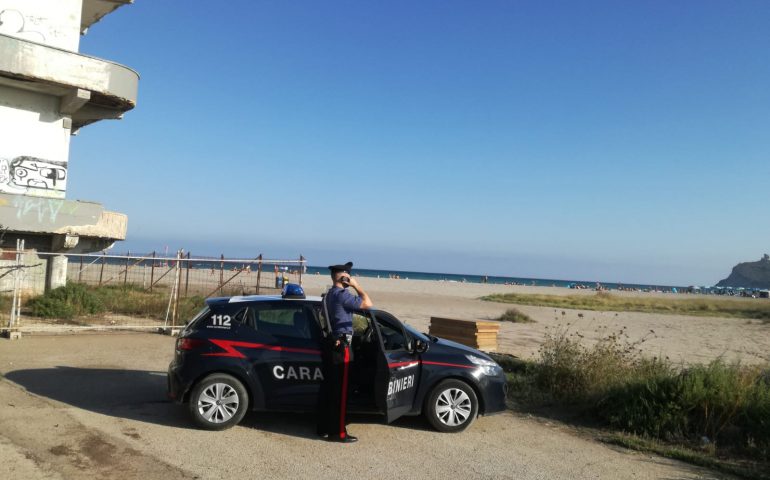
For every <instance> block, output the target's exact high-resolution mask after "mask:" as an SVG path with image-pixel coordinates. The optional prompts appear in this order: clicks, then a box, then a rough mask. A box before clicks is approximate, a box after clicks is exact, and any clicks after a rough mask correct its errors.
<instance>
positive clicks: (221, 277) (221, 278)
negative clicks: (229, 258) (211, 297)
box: [219, 253, 225, 297]
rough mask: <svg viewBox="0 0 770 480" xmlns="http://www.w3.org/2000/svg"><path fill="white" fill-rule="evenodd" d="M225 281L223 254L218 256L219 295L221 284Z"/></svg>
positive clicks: (220, 294)
mask: <svg viewBox="0 0 770 480" xmlns="http://www.w3.org/2000/svg"><path fill="white" fill-rule="evenodd" d="M224 281H225V254H224V253H223V254H222V255H221V256H220V257H219V296H220V297H221V296H222V284H223V283H224Z"/></svg>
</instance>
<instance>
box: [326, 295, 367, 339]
mask: <svg viewBox="0 0 770 480" xmlns="http://www.w3.org/2000/svg"><path fill="white" fill-rule="evenodd" d="M324 301H325V302H326V308H327V309H328V311H329V317H330V318H329V325H330V326H331V330H332V335H333V336H337V335H342V334H352V333H353V311H354V310H358V309H359V308H361V302H362V299H361V297H357V296H355V295H353V294H352V293H350V292H348V291H347V289H345V288H340V287H332V288H331V289H329V291H328V292H327V293H326V298H325V299H324Z"/></svg>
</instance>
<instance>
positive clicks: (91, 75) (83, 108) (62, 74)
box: [0, 34, 139, 130]
mask: <svg viewBox="0 0 770 480" xmlns="http://www.w3.org/2000/svg"><path fill="white" fill-rule="evenodd" d="M0 85H5V86H9V87H13V88H21V89H25V90H30V91H34V92H39V93H45V94H49V95H54V96H58V97H61V108H60V111H61V113H62V114H63V115H69V116H71V118H72V128H73V130H76V129H78V128H80V127H82V126H84V125H88V124H89V123H93V122H96V121H99V120H103V119H108V118H120V117H121V116H122V115H123V113H125V112H126V111H128V110H131V109H132V108H134V106H135V105H136V97H137V91H138V88H139V74H138V73H137V72H136V71H134V70H132V69H130V68H128V67H126V66H123V65H120V64H117V63H114V62H110V61H107V60H101V59H98V58H94V57H89V56H87V55H83V54H80V53H76V52H71V51H68V50H62V49H59V48H56V47H51V46H48V45H43V44H40V43H35V42H31V41H27V40H20V39H18V38H14V37H11V36H8V35H3V34H0Z"/></svg>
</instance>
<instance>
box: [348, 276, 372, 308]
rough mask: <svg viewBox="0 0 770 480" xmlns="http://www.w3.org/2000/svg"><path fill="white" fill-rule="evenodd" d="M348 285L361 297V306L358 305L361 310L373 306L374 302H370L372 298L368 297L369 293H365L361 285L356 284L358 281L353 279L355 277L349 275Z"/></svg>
mask: <svg viewBox="0 0 770 480" xmlns="http://www.w3.org/2000/svg"><path fill="white" fill-rule="evenodd" d="M349 285H350V286H351V287H353V288H355V289H356V292H357V293H358V296H359V297H361V306H360V307H358V308H360V309H362V310H368V309H370V308H372V307H373V306H374V302H372V299H371V298H370V297H369V294H368V293H366V292H365V291H364V289H363V287H361V285H359V284H358V281H357V280H356V279H355V277H350V282H349Z"/></svg>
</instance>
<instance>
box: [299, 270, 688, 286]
mask: <svg viewBox="0 0 770 480" xmlns="http://www.w3.org/2000/svg"><path fill="white" fill-rule="evenodd" d="M306 273H308V274H310V275H315V274H317V273H318V274H321V275H328V274H329V269H328V267H312V266H308V267H307V271H306ZM354 273H355V275H357V276H361V277H370V278H403V279H410V280H438V281H442V282H458V283H461V282H467V283H491V284H496V285H530V286H535V287H566V288H596V287H598V286H601V287H602V288H604V289H608V290H626V289H628V290H642V291H663V292H679V291H682V290H684V289H685V288H686V287H682V286H677V285H650V284H636V283H614V282H599V281H586V280H557V279H550V278H524V277H503V276H496V275H470V274H459V273H431V272H408V271H403V270H375V269H367V268H356V269H355V270H354Z"/></svg>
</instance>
